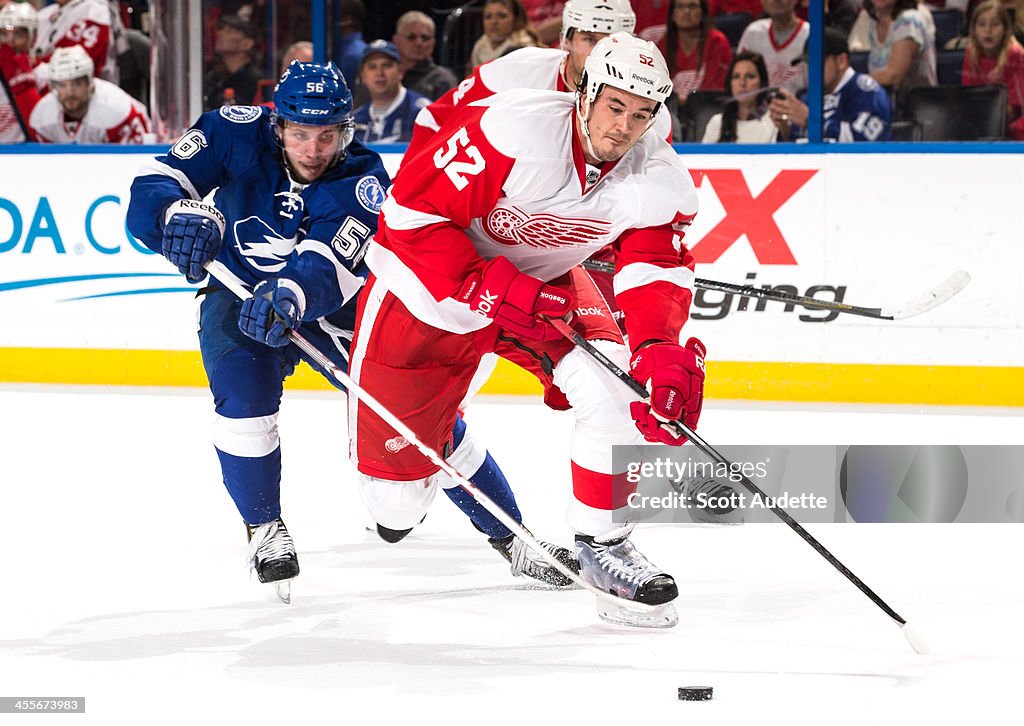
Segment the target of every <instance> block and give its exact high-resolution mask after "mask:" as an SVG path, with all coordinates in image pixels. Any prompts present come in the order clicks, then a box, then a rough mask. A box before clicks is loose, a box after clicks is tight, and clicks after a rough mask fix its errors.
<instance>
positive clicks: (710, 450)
mask: <svg viewBox="0 0 1024 726" xmlns="http://www.w3.org/2000/svg"><path fill="white" fill-rule="evenodd" d="M548 322H550V323H551V325H552V326H554V328H555V330H557V331H558V332H560V333H561V334H562V335H564V336H565V337H566V338H568V339H569V340H571V341H572V342H573V343H574V344H575V345H576V347H578V348H582V349H583V350H584V351H585V352H586V353H588V354H589V355H590V356H591V357H592V358H593V359H594V360H595V361H597V362H598V363H599V364H600V365H601V366H602V367H603V368H604V369H605V370H607V371H608V372H610V373H611V374H612V375H614V376H615V377H616V378H618V379H619V380H620V381H622V382H623V383H624V384H625V385H627V386H628V387H629V389H630V390H631V391H633V393H635V394H636V395H637V396H639V397H640V398H641V399H642V400H647V399H648V398H649V397H650V394H649V393H648V392H647V389H646V388H644V386H642V385H641V384H640V383H639V382H638V381H637V380H636V379H635V378H633V377H632V376H631V375H629V373H627V372H626V371H624V370H622V369H621V368H619V367H618V366H617V365H615V363H614V362H612V361H611V360H610V359H609V358H608V357H607V356H606V355H605V354H604V353H602V352H601V351H600V350H598V349H597V348H596V347H595V346H594V345H592V344H591V343H590V341H588V340H587V339H586V338H584V337H583V336H582V335H580V334H579V333H577V332H576V331H575V330H573V329H572V327H570V326H569V324H568V323H566V322H565V321H564V320H559V319H554V318H549V319H548ZM667 425H668V426H669V427H670V428H671V429H672V433H673V434H675V435H677V436H678V435H680V434H682V435H685V436H686V437H687V438H688V439H689V440H690V441H692V442H693V444H694V446H696V447H697V448H698V449H700V450H701V451H702V452H703V453H704V455H705V456H707V457H708V458H709V459H712V460H713V461H715V462H716V463H718V464H724V465H725V466H726V467H727V469H728V471H730V472H731V471H734V470H736V472H737V473H738V474H739V476H740V483H741V484H743V486H744V487H746V488H747V490H749V491H750V493H751V494H753V495H755V496H760V497H761V500H762V501H766V502H767V501H771V500H769V499H767V497H766V495H765V493H764V492H763V491H761V489H760V488H759V487H758V486H757V485H756V484H754V483H753V482H752V481H750V479H748V478H747V477H746V476H745V475H743V474H742V472H740V471H739V467H734V466H733V465H732V463H731V462H730V461H729V460H728V459H726V458H725V457H724V456H722V455H721V454H720V453H718V451H717V450H716V449H715V448H714V447H713V446H711V445H710V444H709V443H707V442H706V441H704V439H702V438H701V437H700V436H698V435H697V434H696V433H695V432H694V431H692V430H691V429H689V428H687V426H686V425H685V424H683V423H681V422H679V421H671V422H668V424H667ZM770 509H771V510H772V512H774V513H775V516H777V517H778V518H779V519H781V520H782V521H783V522H785V523H786V524H787V525H788V526H789V528H790V529H792V530H793V531H794V532H796V533H797V534H798V535H800V537H801V538H803V540H804V541H805V542H806V543H807V544H809V545H810V546H811V547H813V548H814V550H815V551H816V552H817V553H818V554H819V555H821V556H822V557H824V558H825V559H826V560H827V561H828V563H829V564H830V565H832V566H833V567H835V568H836V569H837V570H839V572H841V573H842V574H843V575H844V576H845V577H846V579H848V580H849V581H850V582H852V583H853V584H854V585H855V586H856V587H857V589H858V590H860V591H861V592H862V593H864V594H865V595H867V596H868V598H870V600H871V602H873V603H875V605H877V606H878V607H879V608H881V610H882V612H884V613H885V614H886V615H888V616H889V617H890V618H891V619H892V620H893V621H894V622H895V623H896V624H897V625H899V626H900V630H901V631H902V633H903V636H904V637H905V638H906V639H907V642H908V643H910V647H911V648H913V649H914V650H915V651H917V652H918V653H920V654H922V655H923V654H925V653H927V652H928V644H927V643H925V641H924V638H922V637H921V634H920V633H918V632H917V631H916V630H914V628H913V627H912V626H911V625H910V624H909V623H907V621H906V619H904V618H903V617H901V616H900V614H899V613H897V612H896V611H895V610H893V609H892V608H891V607H890V606H889V604H888V603H886V602H885V600H883V599H882V598H881V597H879V596H878V594H876V593H875V591H874V590H872V589H871V588H870V587H868V586H867V585H866V584H864V582H863V581H862V580H861V579H860V578H859V577H857V576H856V575H855V574H853V572H852V571H851V570H850V568H848V567H847V566H846V565H844V564H843V563H842V562H840V561H839V560H838V559H837V558H836V556H835V555H833V554H832V553H831V552H829V551H828V550H827V549H825V546H824V545H823V544H821V542H819V541H818V540H816V539H815V538H814V536H813V535H811V533H810V532H808V531H807V530H806V529H804V528H803V526H801V525H800V523H799V522H797V521H796V520H795V519H793V517H791V516H790V514H789V512H787V511H786V510H785V509H782V508H781V507H777V506H774V505H773V506H771V507H770Z"/></svg>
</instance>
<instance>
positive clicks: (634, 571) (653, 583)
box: [576, 534, 679, 628]
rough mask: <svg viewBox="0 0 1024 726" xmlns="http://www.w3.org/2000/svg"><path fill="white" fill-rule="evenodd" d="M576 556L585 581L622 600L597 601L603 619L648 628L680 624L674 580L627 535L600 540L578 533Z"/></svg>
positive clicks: (677, 593) (599, 613) (677, 591)
mask: <svg viewBox="0 0 1024 726" xmlns="http://www.w3.org/2000/svg"><path fill="white" fill-rule="evenodd" d="M576 557H577V559H578V560H579V566H580V576H581V577H582V578H583V579H584V580H586V581H587V582H588V583H590V584H591V585H593V586H594V587H596V588H597V589H598V590H602V591H604V592H607V593H610V594H611V595H615V596H616V597H618V598H621V599H622V602H621V603H620V604H618V605H615V604H610V603H608V602H606V601H605V600H604V599H599V600H598V610H597V613H598V615H599V616H600V617H601V619H602V620H606V621H608V622H611V623H616V624H619V625H631V626H636V627H648V628H671V627H672V626H674V625H675V624H676V623H678V622H679V616H678V615H677V613H676V610H675V606H673V605H672V604H671V603H672V600H675V599H676V597H678V595H679V590H678V588H677V587H676V581H675V580H674V579H673V578H672V576H671V575H669V574H667V573H665V572H662V571H661V570H660V569H658V568H657V567H655V566H654V565H653V564H652V563H651V562H650V560H648V559H647V558H646V557H644V555H643V554H642V553H641V552H640V551H639V550H638V549H637V548H636V547H634V546H633V543H632V542H630V541H629V537H628V535H626V536H622V537H617V538H615V539H610V540H603V541H602V540H595V539H594V538H593V537H590V536H587V535H583V534H578V535H576ZM634 603H640V604H641V605H646V606H651V607H637V606H636V605H635V604H634ZM631 604H634V605H633V607H630V605H631Z"/></svg>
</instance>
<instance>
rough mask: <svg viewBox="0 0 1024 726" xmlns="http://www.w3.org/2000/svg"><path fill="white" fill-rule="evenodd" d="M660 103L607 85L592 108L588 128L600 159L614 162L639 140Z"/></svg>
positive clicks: (594, 150)
mask: <svg viewBox="0 0 1024 726" xmlns="http://www.w3.org/2000/svg"><path fill="white" fill-rule="evenodd" d="M656 107H657V105H656V104H655V103H654V101H651V100H650V99H647V98H641V97H640V96H636V95H634V94H632V93H628V92H626V91H621V90H619V89H618V88H609V87H607V86H606V87H605V88H603V89H602V90H601V92H600V93H598V94H597V98H595V99H594V103H593V104H592V105H591V106H590V108H589V109H587V108H584V109H583V110H584V111H585V112H586V113H587V114H589V117H588V122H587V128H588V129H589V131H590V146H591V147H592V148H593V153H594V155H595V156H596V157H597V159H596V160H597V161H602V162H603V161H615V160H617V159H621V158H622V156H623V155H624V154H625V153H626V152H627V151H629V150H630V149H631V148H632V147H633V145H634V144H635V143H636V142H637V141H639V140H640V137H641V136H643V134H644V132H645V131H646V130H647V128H648V127H649V126H650V123H651V117H652V116H653V114H654V110H655V108H656Z"/></svg>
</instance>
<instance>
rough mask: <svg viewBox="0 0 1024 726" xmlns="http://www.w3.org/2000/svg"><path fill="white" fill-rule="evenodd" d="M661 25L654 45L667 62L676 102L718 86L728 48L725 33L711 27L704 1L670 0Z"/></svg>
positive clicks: (729, 59) (725, 69)
mask: <svg viewBox="0 0 1024 726" xmlns="http://www.w3.org/2000/svg"><path fill="white" fill-rule="evenodd" d="M665 28H666V32H665V37H664V38H663V39H662V40H661V42H660V43H659V44H658V48H659V50H661V52H662V53H663V54H664V55H665V60H666V61H667V62H668V72H669V75H671V76H672V85H673V87H674V88H675V92H676V95H677V96H678V97H679V104H680V105H682V104H684V103H685V102H686V97H687V96H689V95H690V94H691V93H692V92H693V91H696V90H698V89H713V90H718V89H720V88H722V87H723V86H724V85H725V75H726V73H727V72H728V70H729V64H730V63H732V48H731V47H730V46H729V40H728V39H727V38H726V37H725V34H724V33H722V31H720V30H718V29H717V28H715V24H714V18H712V16H711V13H710V12H709V11H708V0H673V3H672V8H671V10H670V11H669V15H668V21H667V22H666V24H665Z"/></svg>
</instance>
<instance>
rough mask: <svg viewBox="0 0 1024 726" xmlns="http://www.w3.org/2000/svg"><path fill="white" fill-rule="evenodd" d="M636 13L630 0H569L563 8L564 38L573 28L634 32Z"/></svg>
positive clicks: (596, 31)
mask: <svg viewBox="0 0 1024 726" xmlns="http://www.w3.org/2000/svg"><path fill="white" fill-rule="evenodd" d="M635 27H636V13H634V12H633V8H632V6H630V4H629V0H569V1H568V2H567V3H566V4H565V8H564V9H563V10H562V40H565V39H566V38H568V37H569V34H570V32H571V31H573V30H582V31H585V32H589V33H618V32H619V31H622V32H624V33H632V32H633V29H634V28H635Z"/></svg>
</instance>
